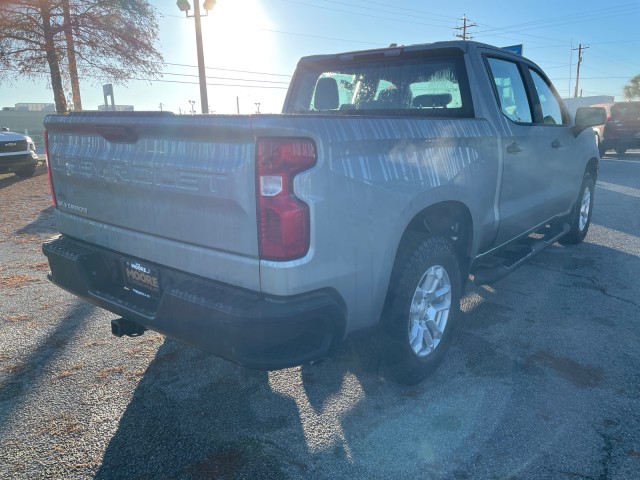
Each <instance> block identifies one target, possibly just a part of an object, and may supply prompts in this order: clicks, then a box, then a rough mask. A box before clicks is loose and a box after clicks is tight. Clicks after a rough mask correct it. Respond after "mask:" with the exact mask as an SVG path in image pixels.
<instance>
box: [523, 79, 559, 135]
mask: <svg viewBox="0 0 640 480" xmlns="http://www.w3.org/2000/svg"><path fill="white" fill-rule="evenodd" d="M529 72H530V73H531V78H532V79H533V84H534V85H535V87H536V93H537V94H538V100H539V101H540V109H541V110H542V123H544V124H545V125H562V124H563V123H564V122H563V118H562V107H561V106H560V101H559V100H558V98H557V96H556V94H555V92H554V91H553V90H552V87H551V86H550V85H549V84H547V82H546V81H545V80H544V78H542V76H541V75H540V74H539V73H538V72H536V71H535V70H532V69H529Z"/></svg>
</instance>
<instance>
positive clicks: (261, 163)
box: [43, 113, 343, 368]
mask: <svg viewBox="0 0 640 480" xmlns="http://www.w3.org/2000/svg"><path fill="white" fill-rule="evenodd" d="M45 127H46V129H47V158H48V168H49V175H50V179H51V189H52V195H53V201H54V205H55V206H56V219H57V224H58V228H59V230H60V232H61V234H62V235H61V237H60V238H58V239H56V240H54V241H52V242H49V243H47V244H45V245H44V246H43V251H44V253H45V255H47V257H48V259H49V263H50V266H51V272H52V273H51V280H52V281H53V282H54V283H56V284H58V285H59V286H61V287H63V288H65V289H67V290H69V291H71V292H73V293H75V294H76V295H78V296H80V297H81V298H83V299H85V300H88V301H90V302H92V303H94V304H96V305H99V306H101V307H103V308H106V309H108V310H110V311H112V312H114V313H116V314H118V315H120V316H121V317H123V319H118V320H115V321H114V322H113V324H112V328H113V333H115V334H118V335H121V334H134V335H135V334H139V333H141V332H143V331H144V329H145V328H149V329H153V330H156V331H159V332H161V333H164V334H166V335H168V336H171V337H175V338H178V339H180V340H182V341H186V342H187V343H190V344H192V345H195V346H197V347H199V348H202V349H204V350H207V351H210V352H214V353H216V354H217V355H219V356H222V357H224V358H227V359H229V360H232V361H234V362H237V363H240V364H242V365H245V366H248V367H254V368H281V367H284V366H289V365H292V364H297V363H301V362H304V361H307V360H310V359H313V358H317V357H319V356H322V355H324V354H326V352H327V351H328V349H329V348H330V346H331V345H332V344H333V342H334V340H335V338H336V337H339V336H340V332H341V331H342V329H343V326H342V325H341V324H340V322H341V319H342V318H343V314H342V310H341V307H340V305H339V302H338V301H337V300H335V299H334V298H333V297H332V296H331V295H329V294H327V293H323V292H312V293H309V294H306V295H297V296H293V297H287V298H286V299H283V298H278V296H274V295H268V294H267V295H265V294H263V293H262V291H261V290H262V289H261V285H260V260H261V258H262V259H263V260H264V259H266V260H273V261H290V260H292V259H297V258H301V257H304V256H305V254H306V253H307V250H308V248H309V209H308V206H307V205H306V204H305V203H304V202H303V201H301V200H300V199H298V198H296V197H295V195H294V194H293V179H294V177H295V176H296V175H297V174H298V173H300V172H302V171H305V170H308V169H309V168H311V167H313V166H314V165H315V162H316V152H315V146H314V144H313V143H312V142H310V141H305V140H296V139H281V138H267V139H258V140H257V141H256V138H255V136H254V133H253V130H252V126H251V118H250V117H245V116H233V117H231V116H209V117H192V116H190V117H187V116H174V115H172V114H166V113H165V114H155V113H140V114H138V113H135V114H131V113H129V114H91V113H81V114H70V115H66V116H50V117H48V118H47V119H46V121H45ZM292 345H295V348H292Z"/></svg>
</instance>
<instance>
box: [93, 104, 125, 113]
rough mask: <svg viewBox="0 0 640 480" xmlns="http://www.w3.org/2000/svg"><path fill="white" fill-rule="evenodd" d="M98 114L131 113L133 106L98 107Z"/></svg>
mask: <svg viewBox="0 0 640 480" xmlns="http://www.w3.org/2000/svg"><path fill="white" fill-rule="evenodd" d="M98 110H99V111H100V112H133V105H98Z"/></svg>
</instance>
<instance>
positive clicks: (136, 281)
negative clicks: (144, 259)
mask: <svg viewBox="0 0 640 480" xmlns="http://www.w3.org/2000/svg"><path fill="white" fill-rule="evenodd" d="M124 280H125V286H126V287H127V289H129V290H131V291H133V292H134V293H137V294H138V295H142V296H143V297H146V298H155V297H158V296H159V295H160V275H159V273H158V270H156V269H155V268H152V267H150V266H149V265H145V264H143V263H140V262H130V261H128V260H127V261H125V262H124Z"/></svg>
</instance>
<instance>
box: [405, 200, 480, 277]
mask: <svg viewBox="0 0 640 480" xmlns="http://www.w3.org/2000/svg"><path fill="white" fill-rule="evenodd" d="M430 235H438V236H442V237H444V238H447V239H448V240H449V241H451V243H452V245H453V248H454V250H455V252H456V254H457V256H458V260H459V263H460V269H461V272H460V274H461V278H463V279H465V278H466V277H467V276H468V274H469V266H470V259H471V248H472V244H473V219H472V216H471V211H470V209H469V208H468V207H467V206H466V205H465V204H464V203H462V202H460V201H452V200H448V201H442V202H438V203H435V204H432V205H429V206H428V207H425V208H423V209H422V210H421V211H419V212H418V213H416V214H415V215H414V216H413V218H412V219H411V220H410V221H409V223H408V224H407V226H406V227H405V229H404V232H403V234H402V237H401V239H400V243H399V244H398V248H397V250H396V259H395V260H396V261H398V256H399V254H400V253H401V250H402V247H403V245H406V244H407V243H411V242H416V241H421V240H422V239H424V238H426V237H428V236H430ZM394 264H395V262H394Z"/></svg>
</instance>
